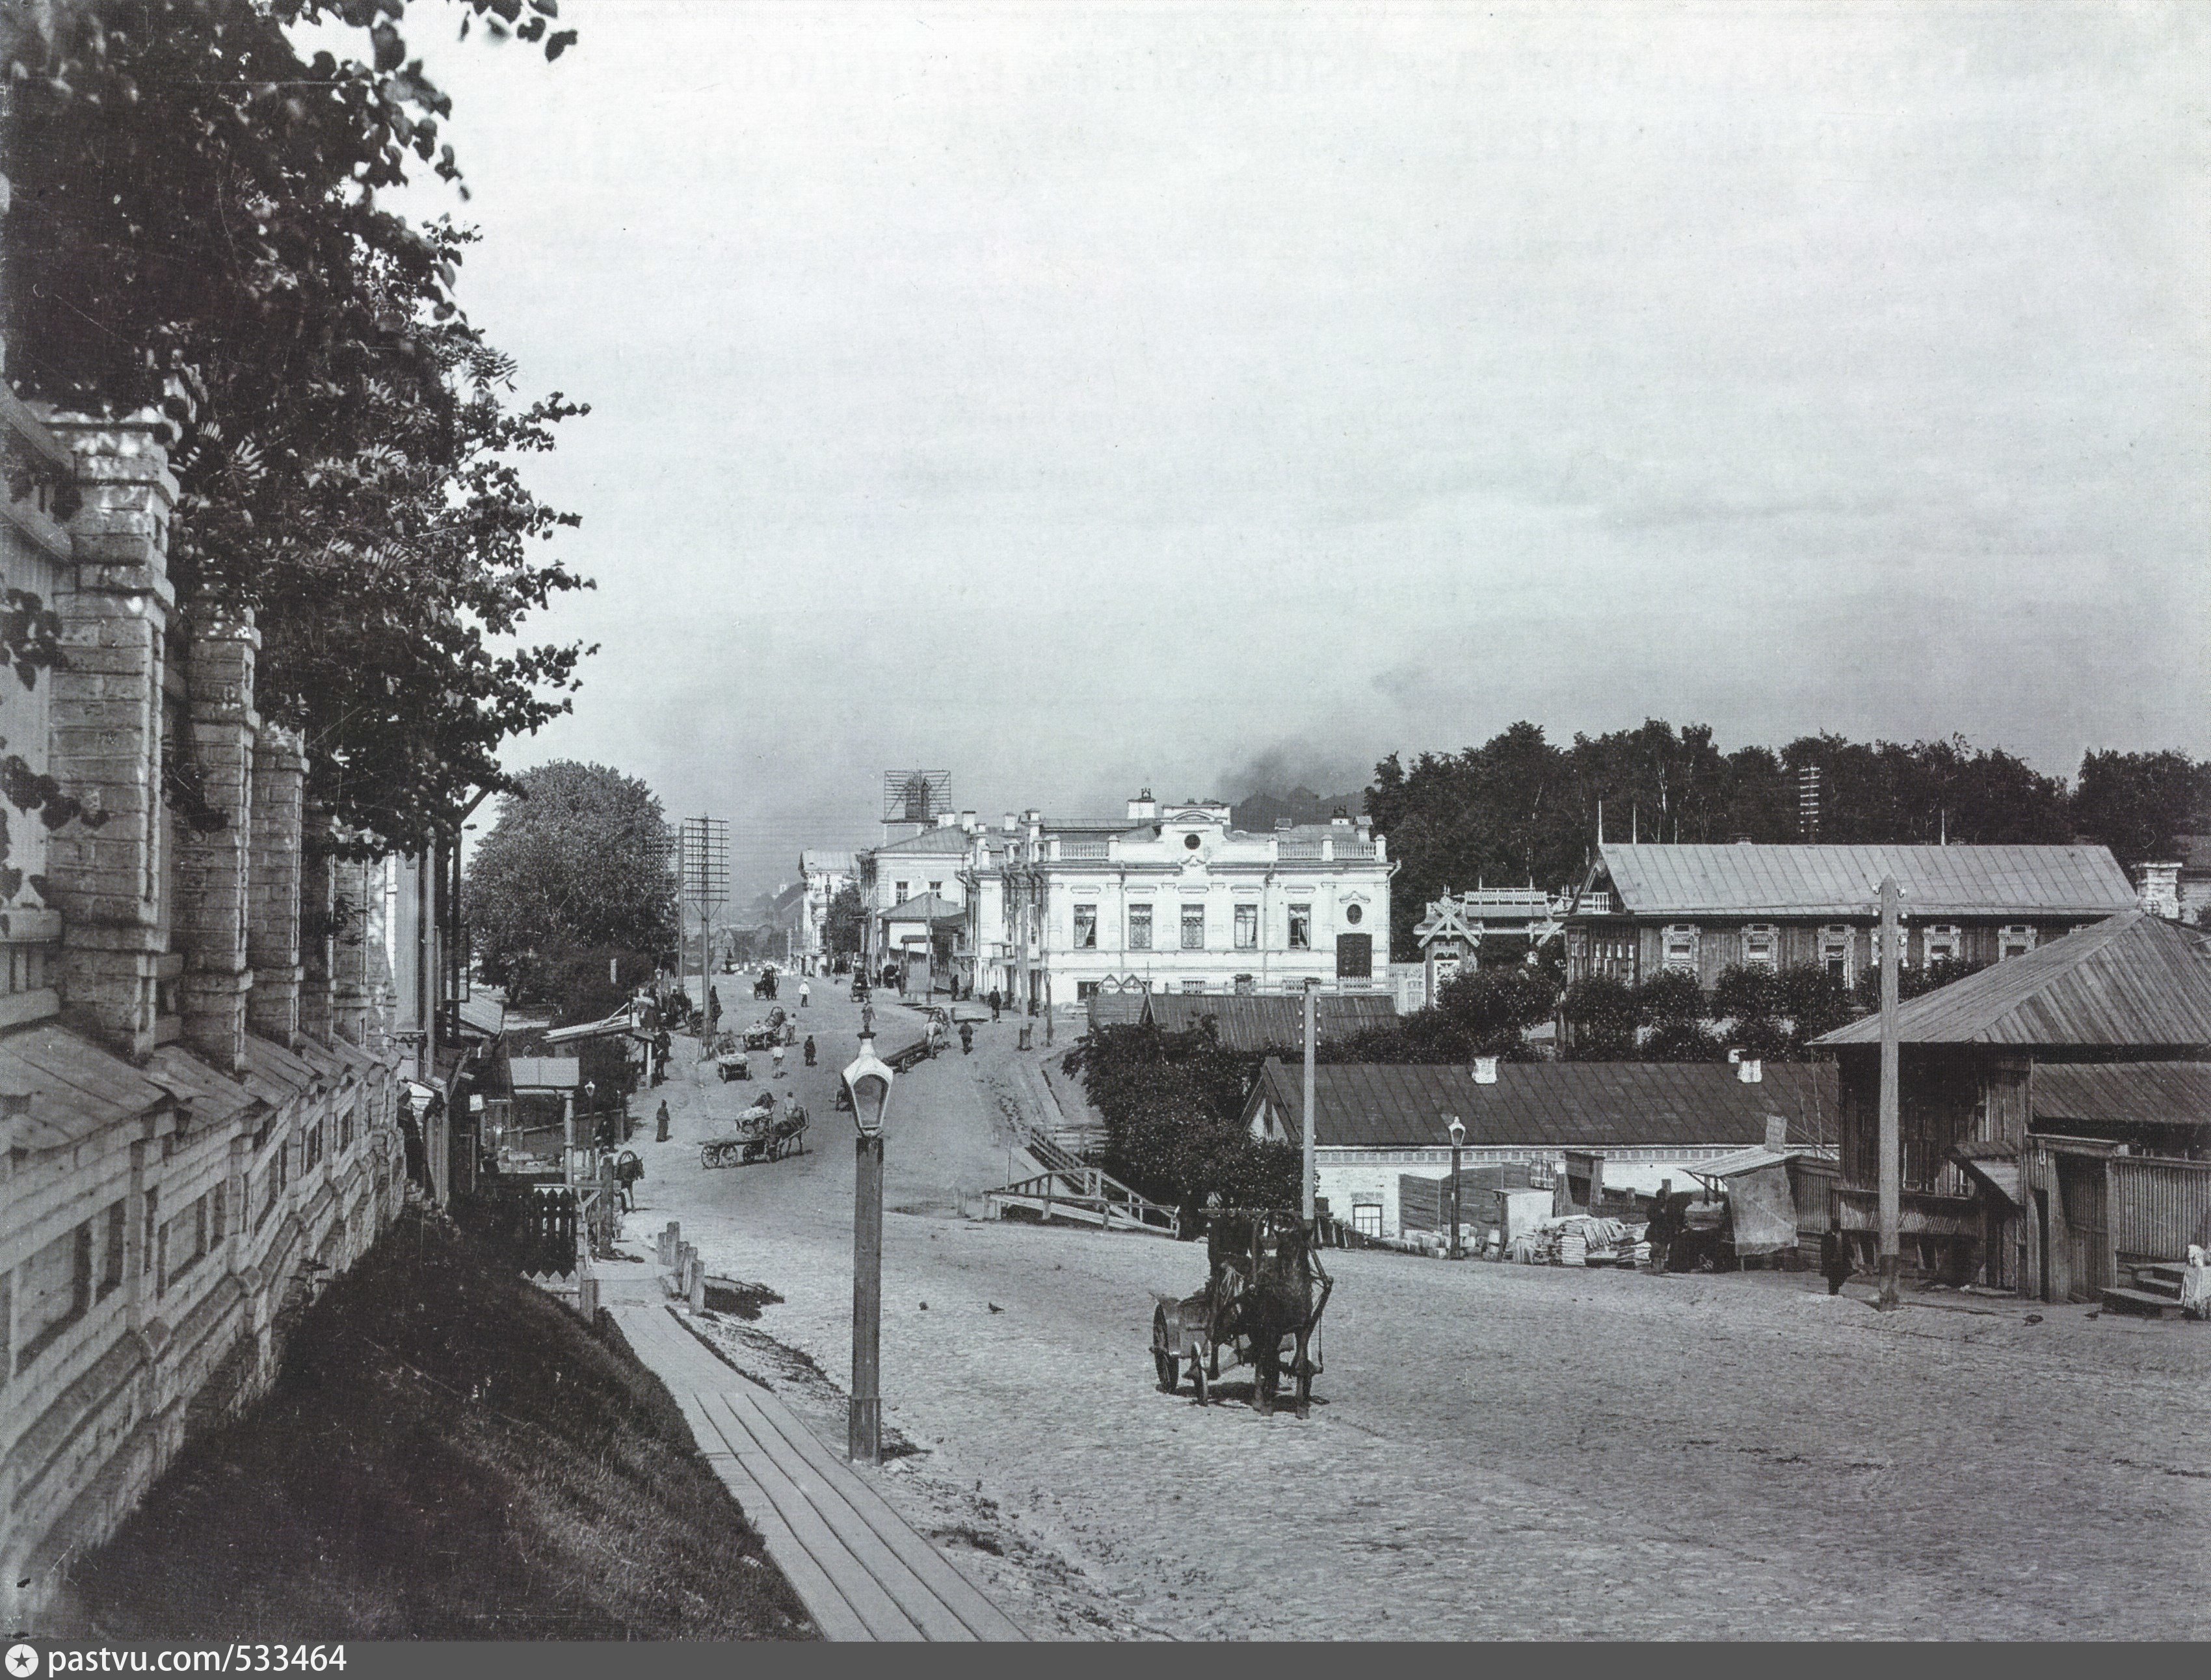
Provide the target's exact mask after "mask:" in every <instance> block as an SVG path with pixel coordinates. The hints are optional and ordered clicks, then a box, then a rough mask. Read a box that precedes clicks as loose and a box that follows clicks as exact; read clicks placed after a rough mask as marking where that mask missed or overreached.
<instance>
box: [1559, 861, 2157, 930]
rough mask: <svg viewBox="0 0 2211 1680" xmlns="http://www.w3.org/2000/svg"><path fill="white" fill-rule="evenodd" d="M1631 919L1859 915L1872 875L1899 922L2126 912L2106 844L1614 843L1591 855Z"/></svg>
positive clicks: (2126, 899)
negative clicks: (1885, 881) (1897, 903)
mask: <svg viewBox="0 0 2211 1680" xmlns="http://www.w3.org/2000/svg"><path fill="white" fill-rule="evenodd" d="M1598 855H1599V858H1600V860H1601V861H1602V865H1603V867H1604V869H1605V872H1606V873H1608V874H1609V875H1610V876H1611V878H1612V884H1613V887H1614V891H1616V892H1617V893H1618V894H1619V897H1620V906H1621V908H1622V909H1624V910H1625V911H1626V913H1627V914H1629V915H1632V916H1865V915H1868V914H1869V913H1870V912H1871V910H1872V909H1873V907H1874V905H1875V903H1876V901H1877V900H1878V899H1879V897H1880V896H1881V878H1882V877H1883V876H1885V875H1893V876H1894V877H1895V878H1896V884H1897V885H1898V886H1899V887H1900V888H1902V889H1903V892H1904V913H1905V915H1906V916H1911V917H1914V918H1922V917H1929V916H2003V915H2016V916H2112V915H2116V914H2117V913H2118V912H2119V911H2121V910H2127V909H2134V908H2135V902H2136V901H2135V890H2134V888H2133V887H2132V886H2131V885H2129V883H2128V881H2127V878H2126V874H2125V872H2124V871H2123V870H2122V869H2121V868H2120V867H2119V866H2118V861H2117V859H2115V858H2114V857H2113V856H2112V855H2111V849H2110V848H2109V847H2106V846H1757V845H1748V846H1746V845H1735V846H1620V845H1612V844H1607V845H1604V846H1602V847H1599V848H1598Z"/></svg>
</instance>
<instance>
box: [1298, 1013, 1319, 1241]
mask: <svg viewBox="0 0 2211 1680" xmlns="http://www.w3.org/2000/svg"><path fill="white" fill-rule="evenodd" d="M1319 988H1320V982H1319V981H1318V980H1315V979H1314V978H1312V977H1311V976H1310V975H1308V976H1306V977H1305V1092H1304V1096H1305V1168H1304V1170H1303V1171H1302V1172H1301V1173H1300V1174H1299V1182H1300V1184H1301V1185H1302V1186H1303V1194H1304V1200H1303V1202H1302V1207H1303V1211H1304V1213H1305V1224H1307V1225H1308V1226H1310V1225H1311V1224H1312V1222H1313V1211H1314V1210H1313V1198H1314V1194H1315V1192H1316V1191H1317V1190H1318V1186H1317V1185H1316V1184H1315V1183H1314V1181H1313V1180H1314V1177H1315V1175H1316V1172H1317V1170H1318V1169H1316V1168H1315V1166H1314V1164H1313V1014H1314V1008H1313V994H1315V993H1316V992H1317V991H1318V990H1319Z"/></svg>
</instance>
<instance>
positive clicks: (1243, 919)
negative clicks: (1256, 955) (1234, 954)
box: [1236, 904, 1259, 951]
mask: <svg viewBox="0 0 2211 1680" xmlns="http://www.w3.org/2000/svg"><path fill="white" fill-rule="evenodd" d="M1236 948H1237V949H1238V950H1239V951H1257V949H1258V948H1259V907H1258V906H1257V904H1239V905H1238V906H1237V907H1236Z"/></svg>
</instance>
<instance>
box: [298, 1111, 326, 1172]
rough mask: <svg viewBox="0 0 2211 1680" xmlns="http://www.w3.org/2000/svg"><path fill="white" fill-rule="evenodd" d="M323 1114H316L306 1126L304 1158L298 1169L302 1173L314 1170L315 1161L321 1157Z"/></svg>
mask: <svg viewBox="0 0 2211 1680" xmlns="http://www.w3.org/2000/svg"><path fill="white" fill-rule="evenodd" d="M323 1125H324V1121H323V1116H322V1115H316V1116H315V1118H314V1120H313V1121H312V1123H311V1124H310V1125H309V1126H308V1127H307V1155H306V1160H305V1161H303V1162H301V1163H300V1171H301V1172H303V1173H311V1172H312V1171H314V1169H315V1163H317V1162H318V1161H320V1160H321V1159H322V1158H323Z"/></svg>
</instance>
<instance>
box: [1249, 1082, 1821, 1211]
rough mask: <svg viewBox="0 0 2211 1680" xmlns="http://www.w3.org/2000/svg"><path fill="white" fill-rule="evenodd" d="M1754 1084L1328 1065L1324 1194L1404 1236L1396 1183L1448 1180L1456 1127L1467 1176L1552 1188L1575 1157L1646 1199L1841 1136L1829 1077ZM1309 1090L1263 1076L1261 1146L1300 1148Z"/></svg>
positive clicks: (1259, 1087) (1322, 1134) (1319, 1108)
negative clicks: (1666, 1187)
mask: <svg viewBox="0 0 2211 1680" xmlns="http://www.w3.org/2000/svg"><path fill="white" fill-rule="evenodd" d="M1483 1071H1487V1072H1489V1073H1494V1075H1495V1079H1494V1081H1493V1082H1490V1081H1486V1080H1484V1079H1482V1078H1481V1073H1482V1072H1483ZM1759 1073H1760V1078H1759V1079H1757V1080H1756V1081H1755V1082H1754V1083H1746V1082H1745V1080H1744V1079H1743V1078H1742V1073H1741V1070H1739V1069H1738V1068H1736V1067H1730V1066H1729V1065H1727V1064H1726V1063H1723V1062H1646V1061H1503V1062H1497V1063H1494V1064H1492V1065H1490V1066H1489V1067H1487V1069H1486V1070H1484V1069H1480V1068H1475V1067H1467V1066H1465V1065H1463V1064H1462V1063H1453V1064H1451V1065H1450V1066H1431V1065H1427V1064H1410V1065H1408V1064H1404V1063H1397V1062H1335V1063H1329V1062H1324V1063H1322V1064H1321V1065H1320V1066H1319V1067H1317V1068H1315V1069H1314V1070H1313V1133H1314V1138H1315V1154H1316V1157H1317V1162H1316V1164H1317V1167H1318V1176H1319V1181H1320V1182H1319V1194H1321V1195H1322V1196H1324V1197H1325V1198H1326V1199H1327V1200H1328V1206H1329V1212H1330V1213H1331V1214H1333V1215H1334V1216H1335V1217H1336V1218H1339V1219H1344V1220H1347V1221H1348V1222H1349V1223H1350V1224H1352V1225H1353V1226H1354V1228H1355V1229H1358V1230H1364V1231H1366V1232H1368V1233H1369V1234H1370V1235H1373V1236H1401V1235H1402V1234H1403V1230H1404V1224H1403V1211H1402V1206H1401V1204H1400V1200H1399V1198H1400V1193H1401V1186H1400V1185H1399V1182H1398V1180H1399V1178H1400V1177H1401V1176H1402V1175H1406V1174H1408V1173H1409V1174H1416V1175H1420V1176H1423V1177H1434V1178H1439V1179H1440V1178H1446V1177H1448V1176H1449V1175H1450V1172H1451V1139H1450V1137H1449V1135H1448V1133H1447V1130H1446V1128H1447V1126H1448V1123H1449V1122H1448V1121H1447V1119H1446V1116H1448V1115H1457V1116H1458V1118H1459V1121H1461V1123H1462V1124H1463V1125H1464V1126H1465V1127H1466V1140H1465V1144H1464V1145H1463V1148H1462V1149H1461V1151H1460V1161H1461V1164H1462V1165H1463V1167H1466V1168H1469V1169H1477V1168H1484V1167H1497V1166H1506V1165H1527V1166H1531V1167H1534V1168H1536V1169H1537V1171H1538V1175H1539V1177H1540V1178H1542V1180H1543V1181H1549V1180H1550V1179H1551V1178H1552V1177H1554V1176H1556V1175H1561V1174H1563V1173H1565V1172H1566V1167H1567V1159H1566V1157H1567V1156H1568V1154H1569V1153H1572V1154H1575V1155H1578V1156H1588V1155H1590V1154H1598V1155H1602V1157H1603V1158H1604V1163H1605V1164H1604V1177H1605V1181H1606V1182H1607V1183H1608V1184H1613V1185H1615V1186H1632V1187H1636V1188H1638V1189H1639V1190H1640V1191H1641V1192H1642V1193H1643V1194H1649V1192H1650V1191H1651V1190H1654V1189H1656V1188H1657V1184H1658V1181H1659V1180H1660V1179H1661V1178H1663V1177H1669V1176H1670V1177H1671V1178H1672V1179H1673V1180H1674V1187H1675V1189H1677V1190H1687V1189H1691V1188H1693V1186H1692V1185H1691V1184H1690V1182H1689V1180H1688V1172H1687V1169H1688V1168H1689V1167H1691V1166H1693V1165H1696V1164H1699V1163H1705V1162H1708V1161H1712V1160H1716V1159H1718V1158H1720V1157H1725V1156H1729V1155H1733V1154H1735V1153H1737V1152H1739V1151H1742V1150H1744V1149H1746V1148H1748V1147H1750V1146H1751V1145H1766V1144H1767V1143H1769V1142H1772V1141H1775V1140H1777V1139H1788V1140H1790V1141H1793V1142H1797V1143H1813V1144H1816V1143H1820V1142H1824V1141H1826V1139H1831V1138H1832V1137H1833V1136H1834V1135H1835V1070H1834V1069H1833V1068H1832V1067H1826V1066H1824V1065H1822V1064H1820V1063H1816V1062H1788V1063H1782V1062H1767V1063H1766V1064H1765V1065H1764V1066H1763V1067H1761V1068H1760V1069H1759ZM1303 1078H1304V1070H1303V1069H1302V1068H1300V1067H1298V1066H1297V1065H1296V1064H1294V1063H1293V1062H1290V1061H1281V1060H1273V1059H1270V1060H1269V1061H1267V1062H1266V1063H1265V1064H1263V1067H1261V1069H1260V1073H1259V1078H1258V1079H1257V1081H1256V1082H1255V1083H1254V1084H1253V1085H1252V1087H1251V1096H1250V1097H1249V1098H1248V1099H1247V1100H1246V1102H1245V1109H1244V1124H1245V1128H1246V1129H1247V1130H1249V1131H1250V1132H1251V1135H1252V1136H1254V1137H1256V1138H1259V1139H1275V1140H1278V1141H1281V1142H1285V1143H1294V1142H1297V1141H1298V1140H1299V1139H1301V1138H1302V1137H1303V1136H1304V1125H1305V1121H1304V1091H1303Z"/></svg>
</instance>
